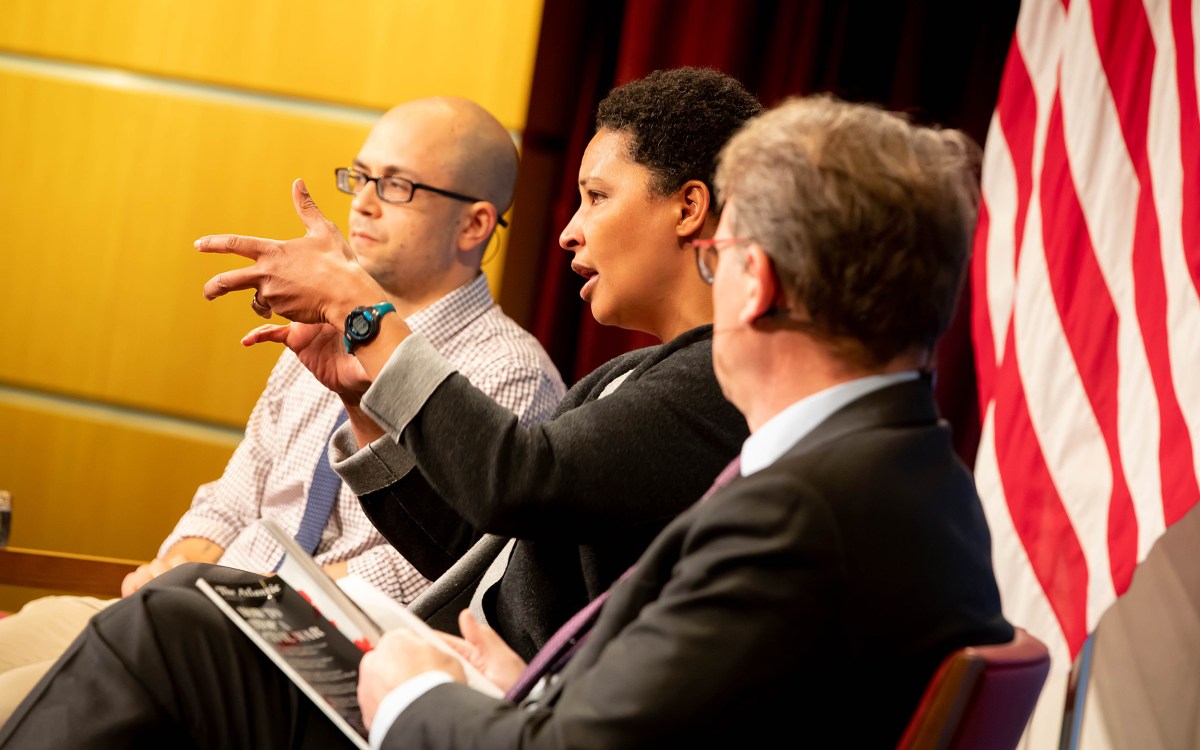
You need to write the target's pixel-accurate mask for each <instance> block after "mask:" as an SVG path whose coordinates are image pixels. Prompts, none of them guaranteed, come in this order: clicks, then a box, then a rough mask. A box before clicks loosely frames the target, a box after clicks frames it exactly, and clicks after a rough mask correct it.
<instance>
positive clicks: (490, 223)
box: [458, 201, 500, 251]
mask: <svg viewBox="0 0 1200 750" xmlns="http://www.w3.org/2000/svg"><path fill="white" fill-rule="evenodd" d="M499 218H500V214H499V213H498V212H497V211H496V207H495V206H494V205H492V204H491V203H488V202H487V201H477V202H475V203H472V204H471V205H470V206H469V207H468V208H467V215H466V219H465V222H464V224H463V227H462V229H460V230H459V232H458V249H459V250H464V251H465V250H474V249H475V248H476V247H479V246H480V245H483V244H484V243H486V242H487V241H488V238H490V237H491V236H492V232H493V231H495V229H496V223H497V220H498V219H499Z"/></svg>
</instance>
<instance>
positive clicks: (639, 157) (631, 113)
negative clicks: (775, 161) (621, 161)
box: [596, 67, 763, 195]
mask: <svg viewBox="0 0 1200 750" xmlns="http://www.w3.org/2000/svg"><path fill="white" fill-rule="evenodd" d="M762 111H763V106H762V103H761V102H759V101H758V99H757V98H756V97H755V96H754V95H753V94H751V93H750V92H749V91H747V90H746V88H745V87H744V86H742V84H741V83H739V82H738V81H737V80H736V79H734V78H731V77H730V76H728V75H726V74H724V73H722V72H720V71H718V70H715V69H713V68H696V67H684V68H673V69H670V70H656V71H654V72H653V73H651V74H649V75H648V76H646V77H645V78H639V79H638V80H636V81H630V82H629V83H626V84H624V85H623V86H618V87H617V88H615V89H613V90H612V91H610V92H609V94H608V96H606V97H604V101H602V102H600V107H599V109H598V110H597V112H596V130H603V129H609V130H616V131H619V132H623V133H628V134H629V135H630V136H631V138H630V145H629V156H630V158H632V159H633V160H634V162H636V163H638V164H641V165H642V166H644V167H646V168H647V169H649V170H650V171H651V172H652V173H653V174H654V179H653V180H652V181H651V183H650V189H651V190H653V191H655V192H656V193H658V194H659V195H669V194H670V193H673V192H675V191H676V190H678V189H679V188H681V187H683V183H685V182H687V181H688V180H703V181H704V184H705V185H706V186H708V190H709V192H710V193H711V192H712V189H713V176H714V175H715V173H716V171H717V155H718V154H719V153H720V152H721V147H722V146H724V145H725V143H726V142H727V141H728V140H729V139H730V138H731V137H732V136H733V134H734V133H735V132H737V130H738V129H739V128H741V126H742V125H743V124H744V123H745V122H746V121H747V120H749V119H750V118H751V117H754V116H755V115H757V114H759V113H760V112H762Z"/></svg>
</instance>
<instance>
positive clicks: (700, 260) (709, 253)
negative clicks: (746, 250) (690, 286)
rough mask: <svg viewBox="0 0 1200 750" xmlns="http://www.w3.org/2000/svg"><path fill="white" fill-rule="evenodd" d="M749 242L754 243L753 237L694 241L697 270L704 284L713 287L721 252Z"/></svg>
mask: <svg viewBox="0 0 1200 750" xmlns="http://www.w3.org/2000/svg"><path fill="white" fill-rule="evenodd" d="M748 242H754V239H753V238H751V237H722V238H720V239H712V240H692V247H693V248H695V250H696V270H697V271H699V272H700V278H701V279H704V283H705V284H709V285H711V284H712V283H713V279H715V278H716V277H717V257H718V256H719V255H720V254H721V250H723V249H725V248H726V247H736V246H737V245H745V244H746V243H748Z"/></svg>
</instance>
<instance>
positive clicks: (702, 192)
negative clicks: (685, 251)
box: [675, 180, 712, 239]
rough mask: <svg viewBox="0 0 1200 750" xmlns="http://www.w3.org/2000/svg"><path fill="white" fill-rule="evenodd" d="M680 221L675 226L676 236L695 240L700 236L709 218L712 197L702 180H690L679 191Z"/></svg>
mask: <svg viewBox="0 0 1200 750" xmlns="http://www.w3.org/2000/svg"><path fill="white" fill-rule="evenodd" d="M677 195H678V196H679V206H680V210H679V221H678V222H676V224H675V235H676V236H677V237H683V238H686V239H694V238H695V237H698V236H699V235H700V230H702V229H703V228H704V222H705V220H706V219H707V218H708V216H709V206H710V205H711V203H712V195H711V194H710V193H709V192H708V186H707V185H705V184H704V182H703V181H701V180H688V181H687V182H685V183H683V187H682V188H680V189H679V193H678V194H677Z"/></svg>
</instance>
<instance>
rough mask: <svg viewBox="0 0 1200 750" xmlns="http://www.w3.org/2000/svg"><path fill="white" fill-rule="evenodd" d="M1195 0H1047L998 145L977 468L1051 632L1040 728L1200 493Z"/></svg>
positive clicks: (1005, 565)
mask: <svg viewBox="0 0 1200 750" xmlns="http://www.w3.org/2000/svg"><path fill="white" fill-rule="evenodd" d="M1198 29H1200V3H1193V2H1192V0H1025V2H1024V3H1023V4H1022V7H1021V11H1020V15H1019V18H1018V21H1017V28H1016V32H1015V36H1014V39H1013V42H1012V44H1011V47H1010V49H1009V54H1008V60H1007V63H1006V66H1005V71H1004V76H1003V80H1002V82H1001V88H1000V94H999V98H998V102H997V105H996V110H995V113H994V115H993V118H992V122H991V125H990V130H989V133H988V138H987V141H986V143H985V146H984V164H983V205H982V207H981V211H980V220H979V227H978V230H977V233H976V237H975V253H974V258H973V261H972V264H973V265H972V269H971V274H972V275H971V284H972V299H973V300H974V302H973V310H972V337H973V340H974V346H975V352H976V354H975V356H976V368H977V372H978V387H979V403H980V415H981V418H982V434H981V436H980V446H979V452H978V455H977V458H976V465H975V477H976V482H977V484H978V486H979V491H980V494H981V496H982V498H983V501H984V507H985V510H986V512H987V517H988V522H989V523H990V525H991V529H992V536H993V557H994V561H995V568H996V576H997V579H998V580H999V583H1000V589H1001V596H1002V599H1003V604H1004V610H1005V614H1006V615H1007V616H1008V618H1009V619H1010V620H1011V621H1012V622H1014V624H1017V625H1021V626H1023V627H1025V628H1027V629H1028V630H1030V631H1031V632H1032V633H1033V634H1034V635H1036V636H1038V637H1039V638H1040V639H1041V640H1043V641H1044V642H1046V644H1047V645H1048V646H1049V647H1050V650H1051V653H1052V655H1053V657H1054V666H1053V667H1052V671H1051V677H1050V678H1049V680H1048V681H1047V684H1046V687H1045V689H1044V690H1043V693H1042V699H1041V702H1040V703H1039V707H1038V709H1037V710H1036V712H1035V714H1034V719H1033V722H1032V723H1031V725H1030V727H1029V729H1028V730H1027V733H1026V739H1025V744H1026V746H1028V747H1057V746H1058V739H1059V735H1058V733H1059V729H1060V724H1061V721H1062V715H1063V705H1064V700H1065V693H1064V690H1065V686H1066V684H1067V673H1068V670H1069V669H1070V666H1071V660H1072V659H1073V658H1074V657H1075V656H1076V654H1078V652H1079V650H1080V649H1081V647H1082V646H1083V644H1084V642H1085V640H1086V638H1087V636H1088V634H1089V633H1090V632H1091V631H1092V630H1093V628H1094V627H1095V625H1096V622H1097V621H1098V620H1099V618H1100V616H1101V615H1102V614H1103V613H1104V611H1105V610H1106V608H1108V607H1109V606H1110V605H1111V604H1112V602H1113V601H1114V600H1115V599H1116V597H1119V596H1120V595H1121V594H1122V593H1124V591H1125V590H1126V589H1127V588H1128V587H1129V583H1130V579H1131V577H1132V575H1133V571H1134V568H1135V567H1136V566H1137V564H1138V563H1139V561H1141V560H1142V558H1143V557H1145V555H1146V553H1147V551H1148V550H1149V548H1150V547H1151V545H1152V544H1153V543H1154V541H1155V540H1156V539H1157V538H1158V537H1159V536H1160V535H1161V534H1162V533H1163V531H1164V530H1165V529H1166V528H1167V527H1168V526H1170V525H1171V524H1172V523H1174V522H1175V521H1176V520H1178V519H1179V518H1180V517H1181V516H1182V515H1183V514H1184V513H1186V512H1187V511H1188V510H1189V509H1190V508H1191V507H1192V506H1193V505H1194V504H1195V503H1196V501H1197V499H1200V484H1198V482H1197V475H1198V467H1200V295H1198V281H1200V182H1198V181H1200V115H1198V110H1197V93H1196V92H1197V79H1198V77H1200V67H1198V66H1200V61H1198V60H1197V57H1196V39H1197V36H1196V34H1197V30H1198Z"/></svg>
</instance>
